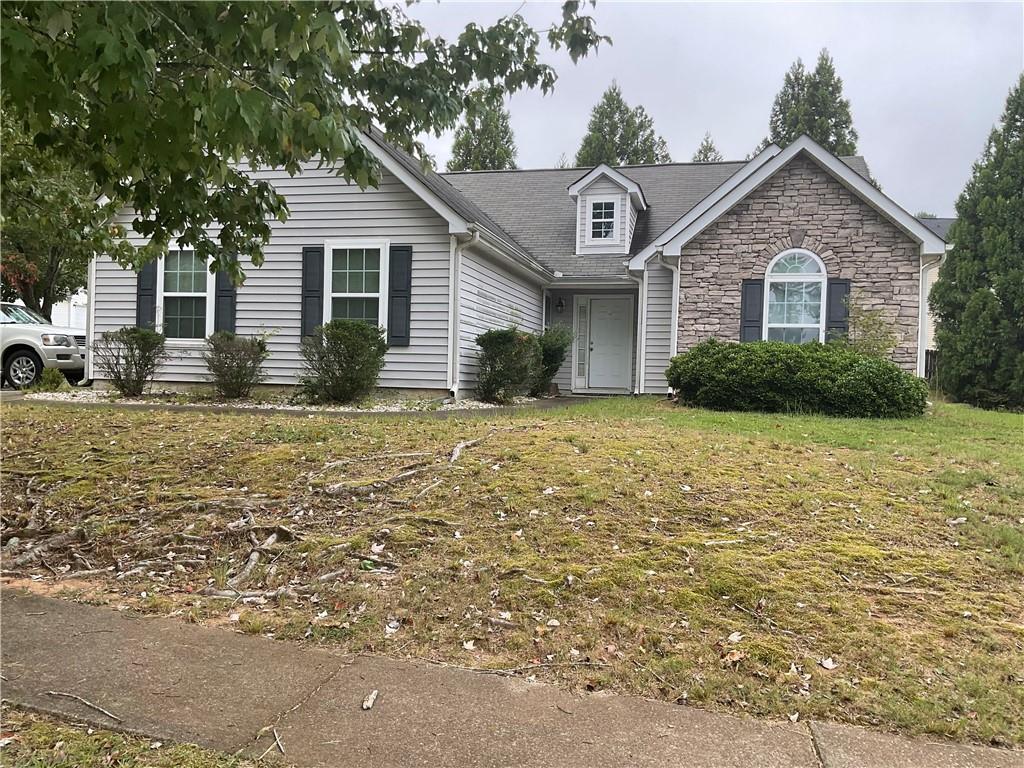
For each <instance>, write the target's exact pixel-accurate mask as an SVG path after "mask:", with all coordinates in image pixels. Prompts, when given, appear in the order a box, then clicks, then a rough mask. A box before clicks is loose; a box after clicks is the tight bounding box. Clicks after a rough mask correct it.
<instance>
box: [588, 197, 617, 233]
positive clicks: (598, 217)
mask: <svg viewBox="0 0 1024 768" xmlns="http://www.w3.org/2000/svg"><path fill="white" fill-rule="evenodd" d="M616 202H617V201H616V200H615V199H600V200H591V201H590V230H589V231H590V239H591V240H594V241H600V240H618V232H616V229H617V228H616V226H615V224H616V221H617V219H616V216H615V207H616Z"/></svg>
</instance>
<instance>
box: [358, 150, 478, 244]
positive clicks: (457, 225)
mask: <svg viewBox="0 0 1024 768" xmlns="http://www.w3.org/2000/svg"><path fill="white" fill-rule="evenodd" d="M363 136H364V137H365V139H366V141H365V142H363V143H364V145H365V146H366V148H367V149H369V150H370V152H372V153H373V156H374V157H376V158H377V160H378V161H379V162H380V164H381V165H383V166H384V167H385V168H386V169H387V170H388V171H389V172H390V173H391V174H392V175H393V176H395V177H397V178H398V180H399V181H400V182H402V183H403V184H404V185H405V186H407V187H408V188H409V189H410V190H412V192H413V194H415V195H416V196H417V197H419V198H420V199H421V200H422V201H423V202H425V203H426V204H427V205H429V206H430V207H431V208H432V209H433V210H434V212H435V213H437V215H438V216H440V217H441V218H442V219H444V220H445V221H447V222H448V233H449V234H452V235H456V234H459V235H461V234H466V233H468V232H469V222H467V221H466V220H465V219H464V218H462V216H460V215H459V214H458V213H457V212H456V211H455V210H453V209H452V207H451V206H449V205H448V204H447V203H446V202H444V200H442V199H441V198H440V197H438V196H437V195H435V194H434V193H433V192H431V191H430V189H428V188H427V186H426V185H425V184H424V183H423V182H421V181H420V180H419V179H417V178H416V177H415V176H413V175H412V174H411V173H409V172H408V171H407V170H406V169H405V168H403V167H402V166H401V165H399V164H398V163H396V162H395V160H394V158H393V157H391V156H390V155H389V154H388V153H387V152H385V151H384V150H383V149H382V148H381V147H380V146H379V145H378V144H377V142H376V141H375V140H374V139H373V137H372V136H368V135H366V134H363Z"/></svg>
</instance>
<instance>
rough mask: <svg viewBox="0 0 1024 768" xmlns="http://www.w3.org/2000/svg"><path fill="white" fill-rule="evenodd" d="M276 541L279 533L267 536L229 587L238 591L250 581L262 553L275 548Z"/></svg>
mask: <svg viewBox="0 0 1024 768" xmlns="http://www.w3.org/2000/svg"><path fill="white" fill-rule="evenodd" d="M275 541H277V531H274V533H272V534H270V535H269V536H267V538H266V539H264V540H263V543H262V544H259V545H257V546H256V547H254V548H253V550H252V552H250V553H249V559H248V560H246V561H245V566H244V567H243V568H242V570H240V571H239V572H238V573H237V574H235V575H234V576H233V577H232V578H230V579H229V580H228V586H229V587H231V588H232V589H238V587H240V586H241V585H242V584H244V583H245V582H246V581H248V579H249V576H251V575H252V570H253V568H255V567H256V564H257V563H258V562H259V561H260V554H261V553H262V551H263V550H265V549H266V548H267V547H271V546H273V545H274V542H275Z"/></svg>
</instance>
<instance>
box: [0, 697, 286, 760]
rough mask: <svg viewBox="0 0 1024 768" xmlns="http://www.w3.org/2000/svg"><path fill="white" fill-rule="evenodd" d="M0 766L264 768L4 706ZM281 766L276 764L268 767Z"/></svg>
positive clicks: (202, 750)
mask: <svg viewBox="0 0 1024 768" xmlns="http://www.w3.org/2000/svg"><path fill="white" fill-rule="evenodd" d="M3 720H4V723H3V738H4V740H5V743H6V745H5V746H4V747H3V749H2V750H0V762H2V764H3V765H5V766H8V767H9V768H136V767H138V766H146V768H265V767H266V766H269V765H271V763H268V762H266V761H263V760H255V761H254V760H242V759H240V758H237V757H233V756H231V755H226V754H223V753H221V752H212V751H210V750H207V749H200V748H199V747H196V746H193V745H190V744H163V743H161V742H158V741H153V740H151V739H143V738H139V737H136V736H125V735H122V734H118V733H112V732H111V731H104V730H97V729H94V728H88V727H86V726H76V725H71V724H68V723H63V722H60V721H58V720H54V719H53V718H49V717H43V716H42V715H34V714H29V713H27V712H23V711H21V710H18V709H14V708H7V707H5V708H4V711H3ZM273 765H277V766H280V765H282V764H281V763H277V762H275V763H273Z"/></svg>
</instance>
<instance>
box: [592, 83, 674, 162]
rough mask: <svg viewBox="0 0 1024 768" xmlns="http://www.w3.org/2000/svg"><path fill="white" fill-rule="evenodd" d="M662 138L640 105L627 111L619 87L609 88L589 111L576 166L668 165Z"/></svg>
mask: <svg viewBox="0 0 1024 768" xmlns="http://www.w3.org/2000/svg"><path fill="white" fill-rule="evenodd" d="M669 162H672V158H671V157H670V156H669V153H668V145H667V144H666V143H665V139H663V138H662V137H661V136H658V135H657V134H656V133H655V132H654V120H652V119H651V116H650V115H648V114H647V110H645V109H644V108H643V107H641V106H637V107H636V108H630V106H629V105H628V104H627V103H626V100H625V99H623V98H622V90H621V89H620V88H619V86H618V84H617V83H615V82H612V84H611V86H610V87H609V88H608V90H607V91H605V92H604V95H603V96H601V100H600V101H599V102H598V103H597V104H596V105H595V106H594V108H593V110H591V112H590V122H589V123H588V124H587V134H586V135H585V136H584V137H583V141H582V143H581V144H580V148H579V151H578V152H577V153H576V165H577V166H579V167H581V168H587V167H591V166H595V165H600V164H601V163H607V164H608V165H638V164H641V163H669Z"/></svg>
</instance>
